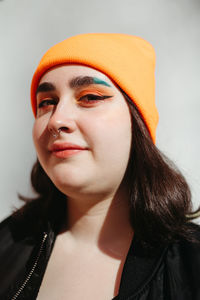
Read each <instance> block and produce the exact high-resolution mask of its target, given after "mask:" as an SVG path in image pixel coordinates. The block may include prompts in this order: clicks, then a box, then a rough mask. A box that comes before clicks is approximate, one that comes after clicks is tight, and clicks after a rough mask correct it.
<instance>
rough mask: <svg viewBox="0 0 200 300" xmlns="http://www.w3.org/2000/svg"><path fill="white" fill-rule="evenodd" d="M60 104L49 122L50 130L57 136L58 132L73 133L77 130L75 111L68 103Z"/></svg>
mask: <svg viewBox="0 0 200 300" xmlns="http://www.w3.org/2000/svg"><path fill="white" fill-rule="evenodd" d="M66 102H67V103H65V102H61V101H60V102H59V103H58V104H57V106H56V107H55V110H54V111H53V112H52V115H51V117H50V119H49V122H48V130H49V132H50V133H51V134H53V135H55V136H57V134H58V132H60V133H61V132H65V133H72V132H74V131H75V130H76V128H77V126H76V120H75V109H74V108H73V105H72V104H70V103H69V102H68V101H66Z"/></svg>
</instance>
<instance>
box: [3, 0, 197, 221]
mask: <svg viewBox="0 0 200 300" xmlns="http://www.w3.org/2000/svg"><path fill="white" fill-rule="evenodd" d="M85 32H119V33H127V34H133V35H137V36H141V37H143V38H144V39H147V40H148V41H149V42H150V43H152V44H153V46H154V48H155V50H156V53H157V65H156V103H157V107H158V111H159V114H160V122H159V126H158V131H157V146H158V147H159V148H160V149H161V150H162V151H164V153H165V154H166V155H168V156H169V157H170V158H171V159H172V160H173V161H174V162H175V163H176V164H177V165H178V167H179V168H180V169H181V170H182V172H183V173H184V175H185V176H186V178H187V180H188V182H189V184H190V186H191V189H192V194H193V203H194V207H195V208H196V207H197V206H198V205H200V199H199V192H200V160H199V150H200V138H199V131H200V84H199V82H200V71H199V70H200V59H199V53H200V0H176V1H174V0H138V1H135V0H123V1H117V0H102V1H99V0H91V1H90V0H84V1H83V0H71V1H69V0H57V1H55V0H34V1H33V0H32V1H31V0H0V97H1V102H0V103H1V105H0V143H1V146H0V191H1V201H0V220H2V219H4V218H5V217H6V216H8V215H9V214H10V212H11V211H12V210H13V208H14V207H19V206H20V205H21V202H20V201H19V200H18V198H17V193H21V194H23V195H26V196H30V195H32V190H31V185H30V171H31V167H32V165H33V163H34V161H35V159H36V154H35V150H34V146H33V142H32V125H33V122H34V118H33V115H32V111H31V107H30V97H29V87H30V81H31V78H32V74H33V72H34V69H35V68H36V65H37V63H38V62H39V60H40V58H41V56H42V55H43V54H44V52H45V51H46V50H47V49H48V48H49V47H50V46H52V45H54V44H55V43H57V42H60V41H62V40H63V39H65V38H67V37H69V36H72V35H75V34H79V33H85Z"/></svg>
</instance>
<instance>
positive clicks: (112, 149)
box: [83, 109, 132, 162]
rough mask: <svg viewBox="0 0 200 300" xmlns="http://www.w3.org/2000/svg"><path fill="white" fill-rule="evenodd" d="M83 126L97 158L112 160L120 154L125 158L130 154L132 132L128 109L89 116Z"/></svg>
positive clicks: (116, 158)
mask: <svg viewBox="0 0 200 300" xmlns="http://www.w3.org/2000/svg"><path fill="white" fill-rule="evenodd" d="M88 120H90V123H88ZM86 124H88V126H87V127H86V126H85V125H86ZM83 126H84V130H85V132H86V131H87V138H88V139H89V141H88V142H89V145H90V146H91V147H92V149H93V151H94V155H96V158H98V159H101V160H106V159H107V160H110V162H112V161H115V160H118V159H119V157H120V156H123V157H124V158H125V159H126V157H127V156H129V152H130V146H131V135H132V134H131V119H130V113H129V111H128V110H126V109H117V110H112V111H110V112H109V111H108V112H107V113H105V114H103V115H102V114H99V115H93V116H88V118H87V119H86V120H85V122H84V125H83Z"/></svg>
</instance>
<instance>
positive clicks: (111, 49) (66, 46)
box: [31, 33, 158, 143]
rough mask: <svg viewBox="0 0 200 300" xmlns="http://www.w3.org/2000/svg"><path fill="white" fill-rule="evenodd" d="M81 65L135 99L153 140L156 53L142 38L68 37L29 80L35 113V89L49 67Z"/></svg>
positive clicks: (46, 58)
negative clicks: (101, 75) (30, 80)
mask: <svg viewBox="0 0 200 300" xmlns="http://www.w3.org/2000/svg"><path fill="white" fill-rule="evenodd" d="M63 64H80V65H85V66H89V67H92V68H94V69H96V70H98V71H100V72H102V73H104V74H105V75H107V76H108V77H109V78H110V79H111V80H113V81H114V82H115V83H116V84H117V85H118V86H119V87H120V88H121V89H122V90H123V91H124V92H125V93H126V94H127V95H128V96H129V97H130V98H131V100H132V101H133V102H134V104H135V105H136V107H137V108H138V110H139V112H140V114H141V117H142V118H143V120H144V122H145V124H146V126H147V128H148V130H149V132H150V135H151V137H152V140H153V141H154V143H155V136H156V126H157V123H158V112H157V109H156V105H155V76H154V71H155V52H154V49H153V47H152V45H151V44H149V43H148V42H147V41H145V40H143V39H142V38H139V37H136V36H132V35H128V34H118V33H87V34H80V35H76V36H73V37H70V38H68V39H66V40H64V41H62V42H60V43H58V44H56V45H55V46H53V47H52V48H50V49H49V50H48V51H47V52H46V53H45V54H44V56H43V57H42V59H41V61H40V63H39V65H38V67H37V69H36V71H35V73H34V75H33V78H32V83H31V104H32V109H33V113H34V115H35V116H36V90H37V87H38V84H39V81H40V79H41V77H42V75H44V73H45V72H47V71H48V70H49V69H51V68H52V67H55V66H58V65H63Z"/></svg>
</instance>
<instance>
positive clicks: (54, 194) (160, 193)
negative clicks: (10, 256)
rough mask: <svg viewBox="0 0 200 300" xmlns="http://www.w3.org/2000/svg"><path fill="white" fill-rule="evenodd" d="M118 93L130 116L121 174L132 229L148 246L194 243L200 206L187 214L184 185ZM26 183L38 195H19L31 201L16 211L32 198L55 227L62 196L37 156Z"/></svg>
mask: <svg viewBox="0 0 200 300" xmlns="http://www.w3.org/2000/svg"><path fill="white" fill-rule="evenodd" d="M121 92H122V94H123V95H124V97H125V99H126V101H127V103H128V105H129V108H130V113H131V117H132V145H131V154H130V159H129V164H128V167H127V170H126V174H125V176H127V178H128V180H129V195H130V204H131V209H130V218H131V223H132V226H133V228H134V231H135V233H136V235H137V237H138V238H139V239H140V240H141V241H142V242H143V244H144V245H146V246H150V247H155V246H156V247H157V246H159V245H161V244H163V243H169V242H170V241H174V240H177V239H180V238H185V239H186V240H190V241H195V238H193V235H192V234H191V233H192V231H193V226H190V225H191V223H190V221H191V220H192V219H193V218H194V214H195V213H199V212H200V209H198V210H197V211H195V212H192V201H191V192H190V189H189V186H188V184H187V182H186V180H185V178H184V177H183V175H182V174H181V173H180V171H179V170H178V169H177V167H176V166H175V165H174V164H173V163H172V162H171V161H170V160H169V159H168V158H167V157H166V156H165V155H164V154H162V153H161V152H160V151H159V150H158V148H157V147H156V146H155V145H154V143H153V141H152V139H151V137H150V134H149V131H148V129H147V127H146V126H145V123H144V121H143V120H142V118H141V115H140V113H139V112H138V109H137V108H136V106H135V105H134V103H133V102H132V100H131V99H130V98H129V97H128V96H127V95H126V94H125V93H124V92H123V91H122V90H121ZM31 183H32V186H33V189H34V191H35V192H36V193H37V195H38V196H37V198H36V199H28V198H26V197H22V196H20V198H21V199H22V200H24V201H25V202H30V200H32V201H31V202H30V203H26V204H25V205H24V206H23V207H22V208H21V210H20V211H21V212H23V211H24V210H26V209H28V210H29V211H30V208H28V207H31V206H32V205H33V206H34V202H35V201H36V202H37V203H40V210H41V211H40V218H42V220H43V221H44V220H46V219H50V220H51V222H52V223H53V224H54V227H55V228H57V229H58V228H59V226H60V222H61V221H62V220H63V218H64V215H63V212H64V211H65V209H64V208H66V196H65V195H64V194H62V193H61V192H60V191H59V190H58V189H57V188H56V187H55V185H54V184H53V183H52V182H51V180H50V179H49V177H48V176H47V175H46V173H45V172H44V170H43V169H42V167H41V165H40V163H39V161H38V160H37V161H36V163H35V164H34V166H33V168H32V173H31ZM55 211H56V214H55ZM55 216H56V217H55ZM40 218H38V220H40Z"/></svg>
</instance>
